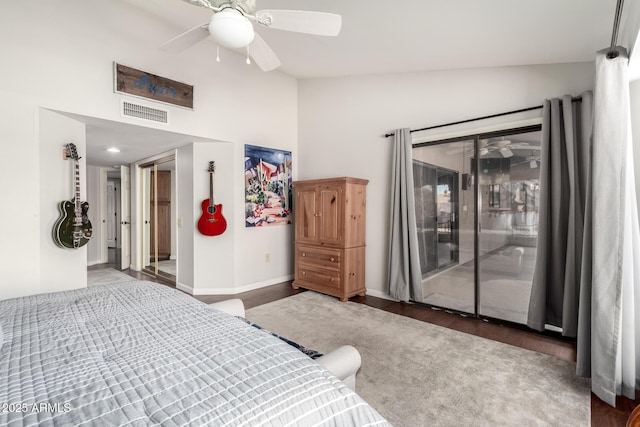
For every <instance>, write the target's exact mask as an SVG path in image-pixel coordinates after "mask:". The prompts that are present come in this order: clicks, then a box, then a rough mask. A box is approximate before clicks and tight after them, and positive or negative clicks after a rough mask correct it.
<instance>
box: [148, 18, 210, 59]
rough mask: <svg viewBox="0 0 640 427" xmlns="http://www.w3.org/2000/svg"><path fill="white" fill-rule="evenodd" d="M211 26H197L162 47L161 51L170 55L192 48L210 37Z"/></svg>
mask: <svg viewBox="0 0 640 427" xmlns="http://www.w3.org/2000/svg"><path fill="white" fill-rule="evenodd" d="M208 28H209V24H203V25H200V26H197V27H195V28H193V29H191V30H189V31H187V32H185V33H182V34H180V35H179V36H176V37H174V38H172V39H171V40H169V41H168V42H166V43H164V44H163V45H162V46H160V50H162V51H165V52H169V53H178V52H182V51H183V50H185V49H187V48H190V47H191V46H193V45H195V44H196V43H198V42H201V41H202V40H204V39H206V38H207V37H209V35H210V34H209V30H208Z"/></svg>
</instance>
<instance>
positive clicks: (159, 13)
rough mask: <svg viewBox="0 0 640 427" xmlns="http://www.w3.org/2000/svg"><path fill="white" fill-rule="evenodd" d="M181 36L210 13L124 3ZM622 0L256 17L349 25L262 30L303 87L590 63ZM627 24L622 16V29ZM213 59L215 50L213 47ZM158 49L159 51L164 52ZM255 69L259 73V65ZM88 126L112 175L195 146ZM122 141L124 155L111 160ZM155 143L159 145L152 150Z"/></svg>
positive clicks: (174, 1)
mask: <svg viewBox="0 0 640 427" xmlns="http://www.w3.org/2000/svg"><path fill="white" fill-rule="evenodd" d="M119 1H122V2H125V3H128V4H131V5H134V6H135V7H138V8H140V9H142V10H143V11H145V12H147V13H149V14H151V15H153V16H155V17H156V18H157V19H156V21H157V22H158V25H164V26H167V27H168V28H169V29H170V30H172V31H174V32H175V34H176V35H178V34H180V33H182V32H184V31H186V30H188V29H191V28H194V27H196V26H198V25H201V24H204V23H206V22H208V21H209V18H210V16H211V12H210V11H208V10H207V9H203V8H199V7H196V6H193V5H191V4H188V3H186V2H184V1H181V0H154V1H150V0H119ZM615 7H616V0H404V1H402V2H400V1H396V2H393V1H390V0H385V1H383V0H323V1H317V0H316V1H313V0H257V9H258V10H260V9H300V10H315V11H322V12H332V13H338V14H340V15H342V19H343V25H342V31H341V33H340V35H339V36H338V37H320V36H311V35H306V34H299V33H292V32H285V31H278V30H271V29H268V28H262V27H259V26H258V27H259V28H257V31H258V32H259V33H260V34H261V35H262V37H263V38H264V39H265V40H266V41H267V43H268V44H269V45H270V46H271V48H272V49H273V50H274V51H275V52H276V54H277V55H278V56H279V57H280V60H281V61H282V67H281V68H280V71H281V72H284V73H286V74H289V75H291V76H293V77H295V78H298V79H305V78H321V77H335V76H346V75H364V74H382V73H401V72H414V71H425V70H443V69H456V68H477V67H495V66H510V65H528V64H548V63H563V62H578V61H593V60H594V58H595V52H596V51H597V50H600V49H603V48H605V47H607V46H608V45H609V43H610V39H611V31H612V26H613V18H614V13H615ZM624 21H625V15H624V14H623V26H624ZM202 43H209V44H210V45H211V49H212V52H214V51H215V44H214V43H213V42H212V41H210V40H205V41H203V42H202ZM159 44H161V42H160V43H159ZM254 66H255V65H254ZM82 121H84V122H85V123H87V124H88V125H87V141H88V144H87V149H88V154H87V156H88V159H89V160H90V164H94V165H101V166H111V165H116V164H122V163H128V162H132V161H135V160H138V159H141V158H144V157H148V156H150V155H152V154H154V153H157V152H159V151H164V150H166V149H167V148H174V147H177V146H179V145H183V144H186V143H188V142H190V141H193V137H189V136H186V135H177V134H173V133H170V132H163V131H158V130H153V129H148V128H142V127H137V126H132V125H118V124H116V123H111V122H104V121H94V120H91V119H87V118H83V119H82ZM116 140H117V141H118V146H119V147H120V149H121V150H122V151H121V153H119V154H117V155H113V154H111V153H107V152H106V151H105V150H106V148H107V147H108V146H110V145H111V141H116ZM149 141H152V142H149Z"/></svg>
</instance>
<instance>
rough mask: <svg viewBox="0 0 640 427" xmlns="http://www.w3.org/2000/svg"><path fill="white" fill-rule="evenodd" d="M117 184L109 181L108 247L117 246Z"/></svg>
mask: <svg viewBox="0 0 640 427" xmlns="http://www.w3.org/2000/svg"><path fill="white" fill-rule="evenodd" d="M116 217H117V213H116V185H115V182H114V181H107V218H106V222H107V247H109V248H115V247H116Z"/></svg>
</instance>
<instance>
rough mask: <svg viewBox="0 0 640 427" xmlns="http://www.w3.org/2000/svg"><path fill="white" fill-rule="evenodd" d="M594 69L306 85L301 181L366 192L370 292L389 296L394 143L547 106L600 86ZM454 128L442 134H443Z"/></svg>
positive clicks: (543, 68)
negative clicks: (362, 185)
mask: <svg viewBox="0 0 640 427" xmlns="http://www.w3.org/2000/svg"><path fill="white" fill-rule="evenodd" d="M593 68H594V67H593V64H592V63H574V64H559V65H539V66H528V67H503V68H490V69H471V70H454V71H437V72H424V73H407V74H395V75H372V76H358V77H345V78H328V79H312V80H301V81H300V82H299V85H298V93H299V95H298V105H299V107H298V117H299V119H298V120H299V122H298V127H299V134H298V135H299V137H298V139H299V141H298V163H297V170H298V178H299V179H310V178H324V177H331V176H355V177H358V178H366V179H369V185H368V187H367V258H366V263H367V269H366V275H367V276H366V277H367V278H366V283H367V290H368V292H369V293H370V294H372V295H380V296H381V295H385V294H386V291H387V287H388V285H387V280H386V278H387V244H386V240H387V233H388V228H389V195H388V193H389V185H390V162H391V139H390V138H389V139H385V138H384V136H383V135H384V134H385V133H387V132H389V131H392V130H394V129H396V128H402V127H409V128H414V129H415V128H422V127H425V126H429V125H437V124H442V123H447V122H452V121H457V120H463V119H468V118H474V117H479V116H484V115H488V114H494V113H500V112H504V111H509V110H515V109H520V108H524V107H531V106H535V105H540V104H541V103H542V101H543V100H544V99H545V98H552V97H557V96H561V95H564V94H573V95H578V94H579V93H581V92H583V91H584V90H587V89H591V88H592V87H593V79H594V70H593ZM449 131H450V129H445V130H443V133H445V132H449Z"/></svg>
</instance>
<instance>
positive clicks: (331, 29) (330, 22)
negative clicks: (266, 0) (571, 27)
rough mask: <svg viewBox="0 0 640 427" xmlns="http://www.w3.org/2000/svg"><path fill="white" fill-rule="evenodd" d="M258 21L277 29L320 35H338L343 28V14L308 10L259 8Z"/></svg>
mask: <svg viewBox="0 0 640 427" xmlns="http://www.w3.org/2000/svg"><path fill="white" fill-rule="evenodd" d="M256 21H257V22H258V23H259V24H261V25H264V26H265V27H269V28H274V29H276V30H285V31H295V32H297V33H306V34H315V35H318V36H337V35H338V34H339V33H340V28H342V16H340V15H336V14H335V13H325V12H311V11H306V10H259V11H258V12H256Z"/></svg>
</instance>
